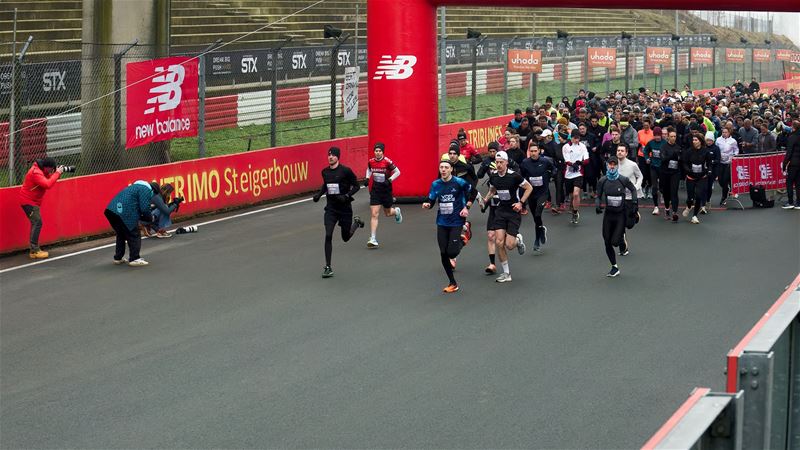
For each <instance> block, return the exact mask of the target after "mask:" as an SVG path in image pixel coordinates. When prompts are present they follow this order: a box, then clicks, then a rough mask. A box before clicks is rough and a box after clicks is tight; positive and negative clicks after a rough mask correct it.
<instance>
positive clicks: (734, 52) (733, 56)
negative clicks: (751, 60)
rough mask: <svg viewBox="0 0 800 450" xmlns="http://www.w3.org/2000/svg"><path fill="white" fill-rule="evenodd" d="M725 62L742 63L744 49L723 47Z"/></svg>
mask: <svg viewBox="0 0 800 450" xmlns="http://www.w3.org/2000/svg"><path fill="white" fill-rule="evenodd" d="M725 62H726V63H743V62H744V49H743V48H726V49H725Z"/></svg>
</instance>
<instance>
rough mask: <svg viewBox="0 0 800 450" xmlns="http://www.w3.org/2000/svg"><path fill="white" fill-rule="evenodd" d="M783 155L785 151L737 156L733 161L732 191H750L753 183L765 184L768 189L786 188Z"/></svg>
mask: <svg viewBox="0 0 800 450" xmlns="http://www.w3.org/2000/svg"><path fill="white" fill-rule="evenodd" d="M783 156H784V154H783V153H765V154H761V155H750V156H735V157H734V158H733V160H732V161H731V193H732V194H746V193H749V192H750V185H751V184H752V185H761V186H764V189H766V190H771V189H785V188H786V177H784V175H783V172H782V171H781V162H783Z"/></svg>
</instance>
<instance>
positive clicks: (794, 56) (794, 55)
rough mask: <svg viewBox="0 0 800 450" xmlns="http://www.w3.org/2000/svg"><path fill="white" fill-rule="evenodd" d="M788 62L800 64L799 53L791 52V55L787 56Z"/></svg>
mask: <svg viewBox="0 0 800 450" xmlns="http://www.w3.org/2000/svg"><path fill="white" fill-rule="evenodd" d="M789 62H792V63H795V64H800V52H792V54H791V55H789Z"/></svg>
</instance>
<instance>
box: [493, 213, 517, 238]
mask: <svg viewBox="0 0 800 450" xmlns="http://www.w3.org/2000/svg"><path fill="white" fill-rule="evenodd" d="M492 219H493V220H492V222H491V224H489V225H488V228H489V229H490V230H506V233H508V234H510V235H511V236H516V235H517V234H519V227H520V225H521V224H522V215H521V214H520V213H518V212H516V211H514V210H513V209H511V208H510V207H508V208H506V207H497V208H495V212H494V217H493V218H492Z"/></svg>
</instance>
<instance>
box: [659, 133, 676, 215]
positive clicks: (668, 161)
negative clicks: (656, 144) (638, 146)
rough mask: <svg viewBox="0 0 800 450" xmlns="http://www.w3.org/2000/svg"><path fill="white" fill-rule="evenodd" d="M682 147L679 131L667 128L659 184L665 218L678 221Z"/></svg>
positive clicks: (662, 147) (662, 150) (662, 148)
mask: <svg viewBox="0 0 800 450" xmlns="http://www.w3.org/2000/svg"><path fill="white" fill-rule="evenodd" d="M680 160H681V148H680V146H679V145H678V133H677V132H676V131H675V129H674V128H672V127H669V128H667V142H665V143H664V145H662V146H661V175H660V176H661V179H660V180H659V182H658V186H659V187H660V188H661V195H662V196H663V197H664V218H665V219H667V220H669V219H670V218H671V219H672V221H673V222H677V221H678V185H679V184H680V181H681V178H680V177H681V175H680Z"/></svg>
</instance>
